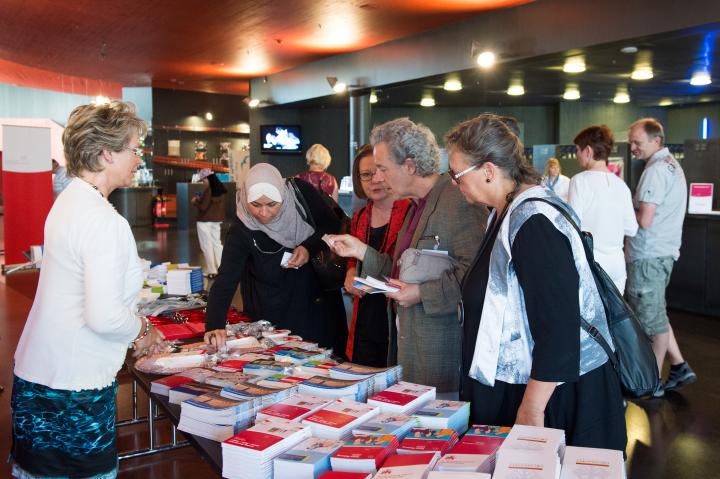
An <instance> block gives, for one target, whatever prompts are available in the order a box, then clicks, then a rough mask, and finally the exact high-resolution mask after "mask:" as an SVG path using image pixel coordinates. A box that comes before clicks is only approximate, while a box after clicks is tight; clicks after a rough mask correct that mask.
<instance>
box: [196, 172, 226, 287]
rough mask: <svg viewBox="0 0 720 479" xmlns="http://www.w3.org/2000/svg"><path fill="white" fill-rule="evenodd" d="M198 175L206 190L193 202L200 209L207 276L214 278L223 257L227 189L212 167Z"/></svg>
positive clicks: (199, 237)
mask: <svg viewBox="0 0 720 479" xmlns="http://www.w3.org/2000/svg"><path fill="white" fill-rule="evenodd" d="M198 177H199V179H200V181H202V183H203V185H204V186H205V191H203V192H202V193H201V194H200V196H194V197H193V199H192V200H191V202H192V204H193V205H195V207H196V208H197V209H198V215H197V234H198V241H199V242H200V249H201V250H202V252H203V256H205V264H206V265H207V277H208V278H214V277H215V276H217V271H218V267H219V266H220V260H221V259H222V242H221V241H220V227H221V226H222V223H223V221H225V195H226V194H227V189H225V185H223V184H222V182H221V181H220V179H219V178H218V177H217V175H216V174H215V173H213V171H212V170H211V169H210V168H203V169H202V170H200V172H199V173H198Z"/></svg>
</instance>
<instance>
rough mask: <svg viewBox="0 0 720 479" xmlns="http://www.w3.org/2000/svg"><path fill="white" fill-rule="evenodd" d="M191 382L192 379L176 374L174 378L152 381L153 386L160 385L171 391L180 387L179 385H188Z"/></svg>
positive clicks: (167, 377) (168, 377) (166, 377)
mask: <svg viewBox="0 0 720 479" xmlns="http://www.w3.org/2000/svg"><path fill="white" fill-rule="evenodd" d="M192 380H193V379H192V378H188V377H185V376H181V375H180V374H176V375H174V376H165V377H164V378H160V379H156V380H155V381H153V384H162V385H163V386H167V388H168V389H172V388H174V387H177V386H180V385H181V384H185V383H189V382H191V381H192Z"/></svg>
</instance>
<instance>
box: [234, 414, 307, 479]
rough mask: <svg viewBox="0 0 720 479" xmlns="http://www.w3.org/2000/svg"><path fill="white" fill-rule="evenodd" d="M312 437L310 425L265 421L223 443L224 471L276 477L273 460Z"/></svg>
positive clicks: (241, 476) (245, 477)
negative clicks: (274, 475)
mask: <svg viewBox="0 0 720 479" xmlns="http://www.w3.org/2000/svg"><path fill="white" fill-rule="evenodd" d="M309 437H310V428H309V427H307V426H304V425H302V424H300V423H297V422H290V421H280V420H276V421H261V422H259V423H257V424H256V425H255V426H253V427H251V428H250V429H248V430H246V431H243V432H240V433H238V434H236V435H234V436H232V437H231V438H229V439H227V440H225V441H223V443H222V458H223V470H222V475H223V477H225V478H228V479H272V477H273V460H274V459H275V458H276V457H278V456H279V455H280V454H282V453H284V452H287V451H288V450H290V449H292V448H293V447H294V446H296V445H297V444H299V443H300V442H302V441H304V440H305V439H308V438H309Z"/></svg>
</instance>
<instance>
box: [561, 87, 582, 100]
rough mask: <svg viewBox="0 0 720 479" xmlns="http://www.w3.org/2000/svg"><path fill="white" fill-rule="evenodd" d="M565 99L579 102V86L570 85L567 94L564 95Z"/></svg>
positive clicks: (566, 88)
mask: <svg viewBox="0 0 720 479" xmlns="http://www.w3.org/2000/svg"><path fill="white" fill-rule="evenodd" d="M563 98H564V99H565V100H579V99H580V90H579V89H578V87H577V85H568V86H567V87H565V93H563Z"/></svg>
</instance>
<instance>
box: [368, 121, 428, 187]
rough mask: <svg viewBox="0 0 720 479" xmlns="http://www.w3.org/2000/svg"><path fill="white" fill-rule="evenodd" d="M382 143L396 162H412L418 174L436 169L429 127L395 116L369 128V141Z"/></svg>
mask: <svg viewBox="0 0 720 479" xmlns="http://www.w3.org/2000/svg"><path fill="white" fill-rule="evenodd" d="M378 143H385V144H386V145H387V146H388V150H389V151H390V157H391V158H392V160H393V161H394V162H395V163H397V164H398V165H402V164H403V163H404V162H405V160H406V159H408V158H409V159H411V160H413V161H414V162H415V168H416V174H417V175H418V176H430V175H433V174H435V173H439V172H440V148H439V147H438V144H437V141H435V135H433V132H432V131H430V129H429V128H428V127H427V126H425V125H423V124H421V123H414V122H412V121H410V119H409V118H397V119H395V120H390V121H388V122H387V123H383V124H382V125H378V126H376V127H375V128H373V130H372V131H371V132H370V144H371V145H372V146H375V145H377V144H378Z"/></svg>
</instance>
